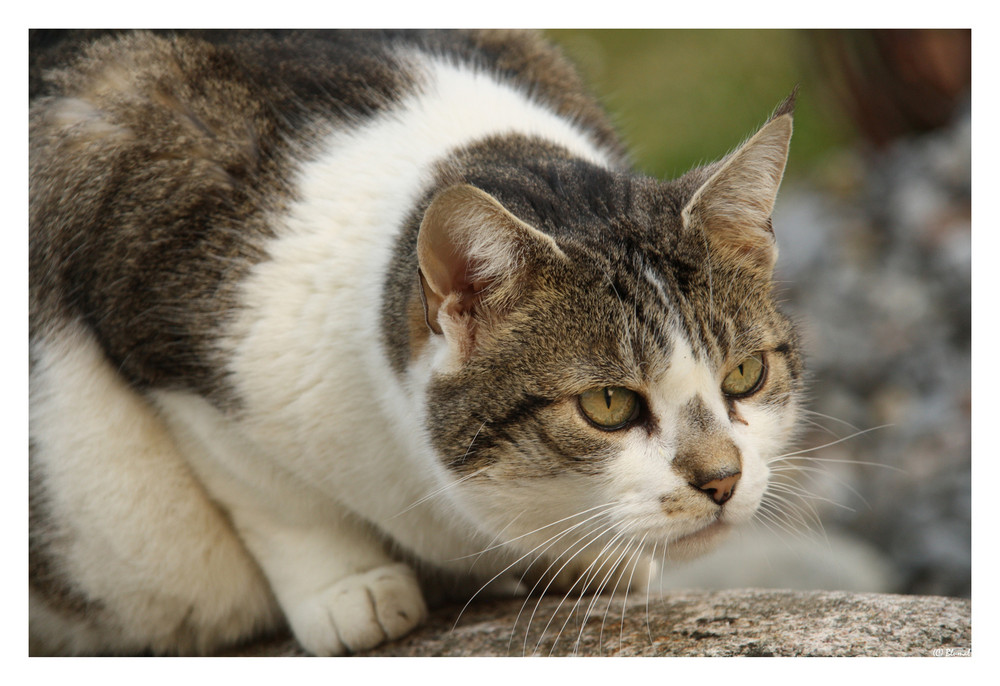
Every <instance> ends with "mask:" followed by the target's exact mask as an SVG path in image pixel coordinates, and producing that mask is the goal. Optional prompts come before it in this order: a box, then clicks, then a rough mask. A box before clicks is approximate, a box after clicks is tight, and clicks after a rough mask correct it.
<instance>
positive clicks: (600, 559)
mask: <svg viewBox="0 0 1000 686" xmlns="http://www.w3.org/2000/svg"><path fill="white" fill-rule="evenodd" d="M624 536H625V534H624V532H621V531H619V532H617V533H616V534H615V535H614V536H612V537H611V539H610V540H609V541H608V542H607V543H605V544H604V547H603V548H601V550H600V552H598V553H597V555H595V556H594V559H593V560H591V562H590V564H589V565H587V568H586V569H584V571H583V573H581V574H580V576H579V577H578V578H577V580H576V582H574V583H573V585H572V586H571V587H570V589H569V591H568V592H567V593H566V594H565V595H563V598H562V600H560V601H559V604H558V605H556V608H555V610H553V612H552V615H551V616H550V617H549V621H548V622H546V624H545V628H544V629H542V633H541V634H540V636H539V639H538V644H536V645H535V650H536V651H537V650H538V645H539V644H540V643H541V640H542V637H544V636H545V632H547V631H548V629H549V626H550V625H551V624H552V620H553V619H555V616H556V615H557V614H558V613H559V609H560V608H561V607H562V606H563V603H565V602H566V599H567V598H568V597H569V593H570V592H572V590H573V589H574V588H576V585H577V584H578V583H580V584H581V586H580V595H579V596H578V597H577V599H576V601H575V602H574V603H573V607H572V609H571V610H570V612H569V614H568V615H567V616H566V620H565V621H564V622H563V623H562V626H561V627H559V632H558V633H557V634H556V640H558V637H559V636H561V635H562V632H563V631H564V630H565V629H566V625H567V624H568V623H569V621H570V619H572V617H573V615H574V614H576V610H577V608H578V607H579V605H580V602H581V601H582V600H583V594H584V593H586V591H587V588H588V587H589V586H590V580H591V578H592V577H591V572H592V571H593V570H594V567H595V565H598V563H600V567H598V569H600V568H601V567H603V566H604V563H605V562H606V558H605V557H604V553H605V551H607V549H608V548H609V547H611V546H612V545H615V542H616V541H618V540H620V539H621V538H623V537H624ZM595 540H596V539H595ZM615 549H617V547H616V548H615ZM581 582H582V583H581ZM585 624H586V617H585V618H584V625H585ZM581 630H582V629H581ZM525 639H527V636H525ZM525 646H527V643H525ZM552 649H555V643H553V645H552ZM550 653H551V650H550Z"/></svg>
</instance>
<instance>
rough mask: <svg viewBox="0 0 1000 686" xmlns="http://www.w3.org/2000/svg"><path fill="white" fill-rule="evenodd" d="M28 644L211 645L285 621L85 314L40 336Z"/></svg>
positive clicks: (33, 405)
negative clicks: (79, 323)
mask: <svg viewBox="0 0 1000 686" xmlns="http://www.w3.org/2000/svg"><path fill="white" fill-rule="evenodd" d="M30 395H31V400H30V437H31V438H30V441H31V454H30V463H31V466H30V479H31V486H30V501H31V502H30V504H31V515H30V516H31V524H30V553H29V558H30V566H31V574H30V576H31V587H32V588H31V594H30V609H29V626H30V636H31V650H32V652H33V653H57V654H75V653H106V654H108V653H110V654H115V653H136V652H151V653H156V654H159V653H167V654H169V653H206V652H211V651H213V650H215V649H218V648H220V647H222V646H224V645H226V644H230V643H233V642H236V641H239V640H241V639H245V638H248V637H250V636H252V635H253V634H254V633H256V632H257V631H260V630H266V629H268V628H271V627H274V626H278V625H280V622H281V618H280V613H279V612H278V609H277V606H276V603H275V601H274V599H273V596H272V595H271V593H270V591H269V588H268V585H267V583H266V581H265V579H264V577H263V576H262V575H261V573H260V570H259V569H258V567H257V565H256V563H255V562H254V561H253V559H252V558H251V557H250V555H248V553H247V551H246V550H245V548H244V547H243V545H242V543H241V541H240V540H239V539H238V537H237V536H236V534H235V532H234V530H233V529H232V527H231V525H230V523H229V521H228V519H227V518H226V516H225V515H224V514H223V513H222V512H221V511H220V510H219V509H218V508H216V507H215V506H214V505H213V503H212V502H211V501H210V499H209V498H208V497H207V495H206V493H205V492H204V490H203V489H202V487H201V485H200V484H199V482H198V481H197V480H196V479H195V478H194V476H193V475H192V473H191V471H190V469H189V467H188V465H187V464H186V462H185V460H184V458H183V456H182V455H181V454H180V453H179V452H178V450H177V448H176V446H175V443H174V441H173V440H172V437H171V435H170V434H169V433H168V432H167V430H166V428H165V426H164V424H163V423H162V422H161V420H160V418H159V417H158V415H157V413H156V411H155V410H154V409H153V408H152V406H151V405H150V404H149V403H147V401H146V399H145V398H144V397H142V396H141V395H140V394H138V393H136V392H135V391H134V390H133V389H132V388H130V387H129V386H128V385H127V384H126V383H125V382H124V381H123V380H122V379H121V378H120V377H119V376H118V374H117V373H116V371H115V369H114V368H113V367H112V366H111V365H110V364H109V362H108V361H107V359H106V358H105V356H104V355H103V353H102V351H101V350H100V348H99V346H98V345H97V343H96V341H95V340H94V339H93V337H92V336H91V335H90V334H89V333H88V332H87V331H86V330H84V329H83V328H82V327H73V326H67V327H66V328H64V329H62V330H60V331H59V332H55V333H50V335H49V336H47V337H46V338H44V339H43V340H36V341H34V342H33V344H32V369H31V385H30Z"/></svg>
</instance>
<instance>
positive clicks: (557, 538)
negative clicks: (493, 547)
mask: <svg viewBox="0 0 1000 686" xmlns="http://www.w3.org/2000/svg"><path fill="white" fill-rule="evenodd" d="M602 507H607V508H608V509H610V504H609V505H606V506H602ZM594 509H596V508H590V509H589V510H584V511H583V513H586V512H589V511H590V510H594ZM583 513H577V515H573V516H579V515H580V514H583ZM604 514H607V511H604V512H598V513H597V514H594V515H591V516H590V517H588V518H587V519H585V520H584V521H582V522H579V523H577V524H574V525H573V526H571V527H569V528H568V529H565V530H563V531H562V532H561V533H558V534H556V535H554V536H552V537H550V538H549V539H547V540H545V541H542V542H541V543H539V544H538V545H537V546H535V547H534V548H532V549H531V550H529V551H528V552H526V553H525V554H524V555H522V556H521V557H519V558H517V559H516V560H514V561H513V562H511V563H510V564H509V565H507V566H506V567H504V568H503V569H501V570H500V571H499V572H497V573H496V574H495V575H494V576H493V577H492V578H491V579H490V580H489V581H487V582H486V583H485V584H483V585H482V586H480V587H479V590H478V591H476V592H475V593H473V594H472V597H471V598H469V600H468V602H466V603H465V605H464V606H462V610H461V612H459V613H458V617H457V618H456V619H455V624H454V626H452V631H454V630H455V627H457V626H458V621H459V620H460V619H461V618H462V615H463V614H464V613H465V611H466V609H468V607H469V605H470V604H471V603H472V601H473V600H475V599H476V596H478V595H479V594H480V593H482V592H483V590H484V589H485V588H486V587H487V586H489V585H490V584H491V583H493V582H494V581H496V580H497V579H498V578H500V577H501V576H502V575H503V574H505V573H506V572H507V571H508V570H510V569H511V568H512V567H514V566H515V565H517V564H518V563H519V562H521V561H522V560H524V559H525V558H526V557H528V556H530V555H531V554H532V553H534V552H535V551H536V550H538V549H539V548H542V546H545V544H546V543H548V544H549V545H548V546H546V547H545V548H543V552H544V551H545V550H548V548H549V547H551V546H552V545H553V544H554V543H555V541H557V540H559V539H560V538H562V537H563V536H566V535H567V534H569V533H570V532H571V531H573V530H574V529H576V528H577V527H580V526H583V525H584V524H585V523H586V522H588V521H590V520H591V519H594V518H596V517H600V516H601V515H604ZM571 518H572V516H571V517H564V518H563V519H561V520H559V521H565V520H566V519H571ZM549 526H552V525H551V524H548V525H546V526H542V527H539V528H538V529H536V530H535V531H541V530H542V529H546V528H548V527H549ZM519 538H520V537H519ZM487 550H490V548H487ZM484 552H485V551H484ZM465 557H469V556H468V555H464V556H462V558H457V559H463V558H465Z"/></svg>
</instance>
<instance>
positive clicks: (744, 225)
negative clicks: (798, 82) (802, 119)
mask: <svg viewBox="0 0 1000 686" xmlns="http://www.w3.org/2000/svg"><path fill="white" fill-rule="evenodd" d="M794 106H795V93H794V92H793V93H792V94H791V95H790V96H789V97H788V99H787V100H785V101H784V102H783V103H782V104H781V105H779V106H778V108H777V109H776V110H775V112H774V114H773V115H772V116H771V119H770V120H769V121H768V122H767V123H766V124H765V125H764V126H763V127H761V129H760V130H759V131H758V132H757V133H756V134H754V135H753V136H752V137H751V138H750V139H749V140H748V141H747V142H746V143H744V144H743V145H742V146H740V147H739V148H738V149H737V150H736V151H735V152H733V153H732V154H731V155H729V156H728V157H726V158H725V159H724V160H722V161H721V162H720V163H719V164H718V168H717V169H715V171H714V172H713V174H712V175H711V176H710V177H709V179H708V180H707V181H706V182H705V183H704V184H702V186H701V187H700V188H699V189H698V190H697V191H696V192H695V194H694V195H693V196H692V198H691V200H690V201H689V202H688V204H687V206H686V207H685V208H684V211H683V213H682V215H681V216H682V217H683V220H684V225H685V226H686V227H690V228H694V229H700V230H703V231H704V232H705V235H706V237H707V238H708V241H709V245H710V246H711V248H712V249H713V250H714V251H715V252H716V253H717V254H719V255H720V256H722V257H723V259H727V260H730V261H734V262H738V263H739V264H743V265H746V266H750V267H752V268H756V269H760V270H763V271H765V272H766V273H767V274H768V275H770V273H771V270H772V269H773V267H774V263H775V260H777V257H778V249H777V246H776V244H775V242H774V232H773V231H772V229H771V211H772V210H773V209H774V202H775V199H776V198H777V196H778V186H779V185H781V177H782V176H783V175H784V173H785V163H786V161H787V159H788V146H789V142H790V141H791V137H792V110H793V109H794Z"/></svg>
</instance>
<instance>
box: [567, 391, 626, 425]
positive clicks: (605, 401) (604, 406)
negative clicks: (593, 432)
mask: <svg viewBox="0 0 1000 686" xmlns="http://www.w3.org/2000/svg"><path fill="white" fill-rule="evenodd" d="M580 411H581V412H583V414H584V416H585V417H586V418H587V419H589V420H590V422H591V423H592V424H593V425H594V426H596V427H597V428H598V429H603V430H605V431H615V430H617V429H621V428H623V427H624V426H625V425H626V424H628V423H630V422H631V421H633V420H634V419H635V418H636V417H638V416H639V396H638V395H637V394H636V392H635V391H630V390H628V389H627V388H621V387H619V386H605V387H604V388H592V389H591V390H589V391H585V392H583V393H581V394H580Z"/></svg>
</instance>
